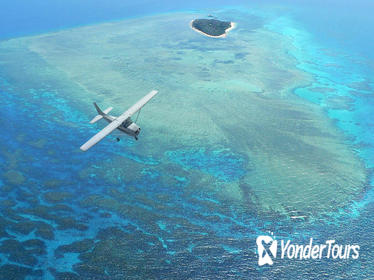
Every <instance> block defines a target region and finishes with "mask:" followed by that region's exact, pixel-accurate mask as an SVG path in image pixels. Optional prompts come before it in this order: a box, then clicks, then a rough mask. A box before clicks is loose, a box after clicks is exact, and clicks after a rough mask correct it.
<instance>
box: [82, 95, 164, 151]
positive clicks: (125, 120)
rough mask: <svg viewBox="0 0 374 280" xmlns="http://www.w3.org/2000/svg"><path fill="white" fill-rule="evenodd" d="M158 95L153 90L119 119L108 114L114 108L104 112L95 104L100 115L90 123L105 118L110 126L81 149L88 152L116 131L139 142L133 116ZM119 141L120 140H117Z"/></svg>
mask: <svg viewBox="0 0 374 280" xmlns="http://www.w3.org/2000/svg"><path fill="white" fill-rule="evenodd" d="M157 93H158V91H157V90H152V91H151V92H150V93H148V94H147V95H146V96H144V97H143V98H142V99H140V100H139V101H138V102H136V103H135V104H134V105H133V106H132V107H130V109H128V110H127V111H126V112H124V113H123V114H122V115H120V116H119V117H114V116H111V115H108V113H109V112H110V111H111V110H112V109H113V107H109V108H107V109H105V110H104V111H101V109H100V108H99V107H98V106H97V104H96V103H94V105H95V107H96V110H97V112H98V113H99V114H98V115H97V116H96V117H94V118H93V119H92V120H91V121H90V123H95V122H97V121H98V120H101V119H103V118H104V119H105V120H106V121H107V122H109V124H108V125H107V126H106V127H104V128H103V129H102V130H101V131H100V132H99V133H97V134H96V135H94V136H93V137H92V138H91V139H90V140H88V141H87V142H86V143H84V144H83V145H82V146H81V147H80V149H81V150H82V151H87V150H88V149H89V148H91V147H92V146H93V145H95V144H97V143H98V142H100V141H101V140H102V139H103V138H104V137H105V136H107V135H109V134H110V133H111V132H113V131H114V130H116V129H118V130H120V131H122V132H124V133H126V134H128V135H130V136H133V137H134V138H135V139H136V140H138V135H139V133H140V127H139V126H138V125H137V124H136V123H134V122H133V121H132V120H131V116H132V115H134V114H135V113H136V112H138V111H140V109H141V108H142V107H143V106H144V105H145V104H147V103H148V102H149V101H150V100H151V99H152V98H153V97H154V96H155V95H156V94H157ZM117 140H119V139H118V138H117Z"/></svg>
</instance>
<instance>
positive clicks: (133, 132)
mask: <svg viewBox="0 0 374 280" xmlns="http://www.w3.org/2000/svg"><path fill="white" fill-rule="evenodd" d="M103 118H104V119H105V120H106V121H107V122H108V123H111V122H112V121H114V120H115V119H116V118H115V117H113V116H111V115H103ZM117 129H118V130H120V131H122V132H123V133H126V134H127V135H130V136H132V137H135V139H136V140H138V135H139V133H140V127H139V126H138V125H137V124H136V123H134V122H133V121H132V120H131V118H128V119H126V120H125V121H124V122H123V123H122V124H121V125H120V126H119V127H117Z"/></svg>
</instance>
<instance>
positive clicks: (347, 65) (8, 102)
mask: <svg viewBox="0 0 374 280" xmlns="http://www.w3.org/2000/svg"><path fill="white" fill-rule="evenodd" d="M242 2H243V1H236V2H230V5H235V4H241V5H243V3H242ZM279 3H280V2H279ZM282 3H283V4H279V5H278V6H279V9H278V10H277V12H276V13H278V14H279V15H280V16H281V15H282V14H283V15H285V16H284V18H286V20H284V19H281V20H280V21H278V22H276V23H275V24H274V25H273V26H270V27H269V28H271V29H272V30H274V31H277V32H280V33H282V34H284V35H286V36H290V37H292V38H293V42H294V44H295V46H297V47H298V49H299V51H295V53H292V54H291V55H294V56H295V57H296V58H297V59H298V61H299V67H300V68H301V69H302V70H305V71H307V72H309V73H311V74H313V75H314V77H315V78H316V80H317V83H316V84H313V85H310V86H308V87H306V88H299V89H297V90H296V91H295V94H298V95H299V96H302V97H303V98H306V99H308V100H309V101H311V102H314V103H316V104H319V105H321V106H325V107H326V114H328V115H329V116H330V117H331V118H332V119H334V120H336V125H337V126H338V127H339V128H340V129H342V130H343V131H344V132H345V133H346V135H347V136H348V137H350V138H349V139H350V141H351V142H352V144H354V145H356V149H357V151H358V153H359V154H360V155H361V157H362V159H363V160H364V161H365V164H366V166H367V168H368V169H372V168H374V136H373V135H374V118H373V116H374V98H373V92H374V81H373V77H374V68H373V65H374V64H373V59H374V54H373V51H372V50H373V49H374V36H372V30H373V28H374V20H373V17H372V15H371V12H372V11H373V8H374V3H373V2H372V1H358V2H354V3H353V2H351V1H327V2H326V1H323V2H322V1H320V2H318V1H314V2H313V3H311V1H302V2H300V1H287V2H283V1H282ZM225 4H226V3H225V1H204V2H202V1H193V2H188V3H187V2H186V3H182V2H174V1H169V2H166V1H163V2H155V1H140V2H139V1H138V2H134V3H130V2H126V1H110V2H107V1H106V2H104V1H89V0H84V1H79V2H77V1H53V2H52V1H39V0H38V1H32V2H31V1H29V2H27V3H25V1H1V2H0V5H1V9H0V38H3V39H6V38H11V37H15V36H21V35H27V34H35V33H42V32H46V31H51V30H56V29H61V28H66V27H72V26H77V25H84V24H90V23H95V22H102V21H107V20H116V19H121V18H127V17H137V16H142V15H148V14H156V13H160V12H170V11H174V10H195V9H203V10H204V9H206V10H207V11H209V10H210V8H211V7H213V8H217V6H221V5H225ZM273 4H274V1H268V2H266V3H265V4H264V5H265V6H267V5H273ZM287 5H291V6H292V8H293V9H287ZM289 17H291V18H292V19H293V23H292V24H296V25H300V29H301V30H306V31H307V32H306V33H305V34H300V33H298V34H294V33H293V32H292V30H289V29H288V27H289V26H290V23H289V22H288V21H287V20H288V19H289ZM310 34H312V35H310ZM325 48H326V49H330V50H334V52H335V53H338V55H334V56H329V55H326V53H325V52H324V51H323V49H325ZM311 60H312V61H313V64H312V63H310V61H311ZM329 63H330V64H336V65H339V67H329V68H326V67H325V65H326V64H329ZM361 80H362V81H364V86H362V87H357V86H354V85H352V83H354V82H357V81H361ZM321 86H322V87H327V88H331V89H334V94H337V95H338V96H339V97H343V98H350V100H351V102H348V103H349V105H350V107H348V108H346V107H345V108H341V107H339V106H337V105H335V106H334V105H331V98H330V99H329V97H331V96H327V98H326V96H322V95H319V94H318V93H316V92H315V91H312V90H311V89H313V88H318V87H321ZM21 88H22V86H21V85H20V86H19V87H18V85H11V84H7V82H6V81H5V80H0V100H1V105H0V108H1V113H0V116H1V119H0V127H1V129H2V131H6V133H1V134H0V145H1V147H5V149H6V150H7V151H9V152H10V153H11V155H10V158H12V155H13V157H16V158H18V168H19V169H20V170H22V172H23V174H24V176H28V177H27V179H28V183H29V184H30V185H22V184H21V185H20V186H19V188H17V189H11V190H4V189H2V191H1V201H2V204H1V211H2V214H3V216H4V217H6V218H7V219H8V220H7V221H4V220H1V221H0V222H1V223H0V224H1V229H2V231H1V232H0V233H1V242H2V243H1V245H0V250H1V252H2V254H1V258H0V260H1V266H2V267H1V269H0V279H11V278H8V277H7V276H8V275H17V273H14V274H11V273H13V270H14V269H15V270H17V269H18V273H19V274H18V275H21V276H19V278H14V279H22V275H23V274H29V275H33V279H40V278H42V277H44V279H52V275H54V276H55V277H56V278H57V279H64V278H63V277H70V278H67V279H75V278H74V277H76V276H74V275H75V274H73V273H71V274H59V273H58V272H62V271H65V272H73V265H75V264H77V263H79V261H80V260H79V259H78V257H79V255H80V253H81V252H79V251H77V250H78V249H77V248H79V249H80V250H83V249H81V248H83V247H84V246H83V245H82V244H80V245H79V246H76V248H75V247H74V248H73V249H72V248H67V247H60V248H59V249H58V250H57V251H53V250H52V248H54V249H56V248H57V247H58V246H59V245H67V244H70V243H72V242H74V241H76V240H81V239H82V238H84V239H86V240H87V243H90V242H91V243H92V242H99V241H100V242H102V243H103V244H104V245H105V246H104V247H108V248H109V249H110V250H112V251H115V248H116V247H119V248H120V249H121V251H125V250H126V251H128V254H129V255H136V254H143V255H142V257H141V259H143V260H149V263H147V262H145V263H141V266H147V265H150V267H152V269H150V271H152V274H151V276H150V275H147V274H146V273H145V272H144V271H135V272H134V271H131V273H133V274H131V275H138V276H141V275H142V277H143V278H147V279H151V278H159V279H161V278H163V277H162V276H163V275H169V276H170V278H171V279H187V278H192V279H194V278H198V279H202V278H205V279H217V278H221V279H223V278H230V277H232V278H233V279H239V278H242V279H249V278H255V279H257V278H260V277H265V279H323V278H328V279H373V278H374V275H373V274H372V273H373V269H371V268H370V267H372V264H373V263H374V253H372V252H374V238H373V236H374V226H373V220H374V216H373V213H374V212H373V210H374V203H373V201H374V193H373V190H372V189H373V188H372V187H371V186H368V191H367V192H366V193H365V194H364V195H363V198H362V200H360V201H357V202H353V203H352V204H351V205H349V206H347V209H342V210H341V211H342V213H333V214H331V215H332V216H331V217H327V218H326V219H325V220H317V221H314V222H313V223H303V222H300V221H288V222H284V221H283V220H281V219H279V217H276V216H269V217H268V219H262V220H261V219H257V218H256V216H255V210H254V209H250V211H249V212H248V215H247V216H245V215H243V216H237V215H236V213H237V212H236V210H235V209H231V208H230V207H227V205H225V206H223V205H222V208H223V209H221V210H219V211H217V209H219V208H220V207H217V205H219V206H220V204H219V202H218V201H216V200H214V199H213V198H212V197H214V196H213V195H212V196H210V194H207V193H200V192H196V194H194V195H192V196H190V197H186V194H184V193H183V186H184V185H185V184H186V183H188V182H187V179H186V178H187V177H188V176H187V175H186V174H188V172H189V171H188V170H189V169H190V168H201V169H203V171H205V172H207V173H209V174H212V175H213V176H216V178H217V179H218V180H222V181H225V182H229V181H230V180H237V179H238V178H240V176H242V174H243V171H242V170H241V166H242V162H243V161H245V159H244V158H241V157H240V155H233V154H231V153H230V152H228V151H225V150H220V149H217V150H204V149H203V150H198V151H169V152H168V153H167V155H166V156H167V157H169V158H170V159H171V160H173V161H174V162H176V163H178V164H180V165H182V166H183V167H184V168H185V169H186V170H185V172H186V173H181V174H178V175H176V176H175V178H172V179H173V180H174V181H172V182H173V184H172V185H170V186H169V188H168V189H161V188H160V186H161V185H162V184H161V178H160V173H159V172H156V171H154V170H152V169H151V168H150V167H151V166H153V165H157V159H154V158H139V157H138V156H137V155H133V154H130V153H126V154H124V152H123V149H121V148H119V147H116V148H113V145H112V143H102V145H100V146H97V151H98V152H97V153H96V154H95V157H94V159H92V156H90V155H89V154H81V153H77V152H76V143H82V142H84V141H85V140H86V137H87V135H86V132H87V130H88V129H91V132H92V134H93V133H94V132H95V129H94V128H92V127H90V126H89V125H88V124H86V119H87V116H85V115H84V114H83V113H79V110H77V109H76V108H77V105H76V104H73V103H72V102H71V101H66V100H64V99H63V98H61V97H58V96H57V95H56V92H54V91H53V90H52V89H46V88H43V87H40V88H35V89H30V91H29V92H27V99H26V100H24V99H19V97H17V95H15V94H12V93H13V92H21V91H22V89H21ZM329 102H330V103H329ZM20 104H27V106H20ZM40 106H43V108H44V110H43V113H42V114H37V112H38V108H39V107H40ZM15 118H16V121H14V122H6V121H4V120H9V119H15ZM60 119H64V120H66V121H70V122H72V123H79V124H80V125H83V126H85V127H84V130H83V129H82V130H78V129H77V130H78V132H77V130H75V131H74V134H72V133H70V132H69V131H66V130H65V129H62V128H61V129H59V126H58V125H57V126H56V122H58V121H59V120H60ZM20 131H22V132H23V134H24V137H27V141H25V140H24V139H22V136H20ZM36 132H37V133H36ZM51 132H53V133H51ZM39 135H49V138H48V142H47V143H45V144H44V148H43V149H39V148H37V147H35V146H33V145H29V144H25V143H26V142H27V143H32V142H35V141H37V140H38V139H39V138H40V137H39ZM62 139H64V140H63V141H62ZM131 143H132V142H131V141H126V140H125V142H124V143H122V146H121V147H122V148H123V146H127V145H131ZM55 145H59V149H57V151H56V152H55V153H54V154H50V153H49V150H50V149H53V150H55V149H54V147H55ZM20 147H22V148H20ZM109 147H110V149H109ZM49 148H50V149H49ZM20 149H21V152H20V154H19V156H14V155H17V154H16V153H17V151H20ZM108 151H112V152H108ZM118 154H122V155H124V156H125V157H127V158H131V159H133V160H134V161H136V162H138V163H140V164H143V165H144V166H145V168H143V169H141V174H142V176H141V177H140V178H135V179H134V180H133V182H136V184H135V186H130V185H127V184H123V183H122V179H123V178H118V181H115V182H113V181H109V180H107V179H102V180H100V181H98V180H97V178H95V172H93V171H92V172H91V173H90V174H84V179H82V174H81V173H80V172H81V170H82V169H84V168H85V167H86V166H87V165H89V164H92V161H95V162H96V163H97V164H100V163H102V162H106V159H107V158H110V157H115V156H116V155H118ZM104 155H105V156H104ZM30 162H31V163H32V164H30ZM45 162H55V163H56V164H53V165H50V166H45V165H44V163H45ZM6 164H9V159H8V158H6V157H5V156H4V154H3V155H2V156H0V167H1V168H2V169H5V165H6ZM222 167H223V168H222ZM108 170H109V169H108ZM113 172H115V171H113ZM108 177H110V174H108ZM48 179H58V180H60V181H61V182H63V183H62V184H63V185H59V186H57V187H56V186H55V187H56V190H57V191H69V192H72V193H74V194H75V196H74V197H73V198H69V199H68V202H69V203H66V205H65V208H64V207H60V208H58V207H57V208H56V207H54V205H53V203H50V202H47V201H46V200H45V196H44V195H45V193H46V192H47V189H48V188H46V187H45V185H46V182H47V181H48ZM5 180H6V179H4V178H0V187H1V188H3V187H4V186H5V184H4V182H3V181H5ZM30 182H31V183H30ZM373 183H374V182H373ZM50 184H51V186H53V182H50ZM108 186H111V187H115V188H116V189H117V190H119V191H120V192H124V193H126V191H128V190H129V189H130V188H131V187H133V188H135V190H136V192H139V194H142V197H141V198H142V200H140V199H137V197H134V198H133V200H126V197H123V203H124V204H125V205H126V204H129V205H132V206H134V208H133V212H129V213H126V214H127V215H128V217H129V218H128V220H125V219H123V217H118V216H117V215H116V214H114V211H111V210H112V208H111V207H113V206H112V205H106V204H105V201H104V200H103V198H105V196H106V195H108V192H109V190H108ZM132 190H134V189H132ZM90 194H92V195H100V199H98V200H97V201H95V202H92V201H89V200H87V201H86V199H87V196H88V195H90ZM166 194H167V195H166ZM118 195H119V196H120V195H121V194H120V193H119V194H118ZM160 197H161V198H160ZM92 199H93V200H94V198H92ZM147 199H149V201H148V200H147ZM63 201H65V202H66V200H63ZM82 201H83V202H84V204H83V206H82ZM151 201H157V202H158V203H159V204H160V205H155V204H153V203H152V202H151ZM175 201H178V202H180V203H181V204H180V205H179V208H176V207H175V208H173V207H174V206H173V203H174V202H175ZM96 204H98V205H100V207H95V205H96ZM163 204H165V205H167V207H166V208H165V209H164V208H163V207H162V205H163ZM86 205H88V206H89V207H92V208H88V207H86ZM168 207H170V208H168ZM225 207H227V208H225ZM8 208H12V209H13V210H7V209H8ZM100 208H101V209H100ZM149 208H151V209H152V212H153V213H154V214H153V216H149V217H148V216H147V217H144V218H143V217H142V219H137V218H136V217H137V216H141V215H147V214H146V213H148V212H146V211H142V209H149ZM30 209H31V210H30ZM170 209H173V215H170V213H165V212H166V211H169V212H170ZM51 215H52V216H51ZM165 216H168V217H169V219H163V217H165ZM71 217H74V218H73V219H72V220H68V218H71ZM185 217H188V219H185ZM64 218H66V219H65V220H64ZM22 219H30V220H32V221H34V222H35V223H37V224H35V225H32V226H30V225H28V224H27V223H23V222H25V221H24V220H22ZM147 219H149V220H151V219H159V222H158V223H157V225H158V227H159V228H157V229H155V228H153V227H152V226H151V225H150V224H147V223H146V221H147ZM173 219H174V220H173ZM278 219H279V222H278ZM9 221H10V222H9ZM21 223H22V227H20V226H17V225H18V224H21ZM98 225H100V226H98ZM115 226H116V227H118V228H120V229H121V230H122V231H121V232H118V231H117V230H116V229H111V227H115ZM4 228H7V231H6V232H4V231H3V230H4ZM51 229H52V230H51ZM275 230H276V234H277V235H278V236H281V237H290V236H289V235H290V233H292V234H291V237H290V238H293V239H296V240H298V241H303V240H306V239H307V238H308V237H310V236H313V237H314V238H316V239H318V240H321V241H322V240H326V239H328V238H331V237H333V238H335V239H337V240H339V241H340V242H341V243H359V244H361V245H362V249H361V251H360V254H361V257H360V261H359V262H353V261H345V262H328V261H320V262H310V263H309V262H306V263H302V262H296V263H295V262H291V261H283V262H281V264H280V269H279V270H274V269H272V268H269V267H264V268H260V269H259V268H258V267H257V266H256V262H257V257H256V254H255V252H254V248H255V245H254V238H255V237H256V236H257V235H258V234H259V233H263V232H266V231H275ZM158 231H159V232H160V233H159V234H154V233H155V232H158ZM185 232H188V234H186V233H185ZM213 232H214V236H217V237H216V238H215V239H214V240H210V239H209V238H208V237H206V238H205V239H204V236H208V235H209V234H211V233H213ZM98 234H99V236H100V237H99V238H97V235H98ZM100 234H101V235H100ZM115 236H117V237H118V238H123V239H128V240H141V241H143V243H139V244H142V246H143V247H141V249H140V248H139V247H137V244H136V243H135V244H123V243H121V244H114V245H113V244H112V243H111V237H115ZM186 236H188V238H189V239H188V240H186V239H185V238H186ZM10 237H13V238H10ZM10 239H14V240H16V241H17V242H18V243H17V242H13V243H9V241H7V240H10ZM32 239H34V240H35V239H42V240H43V242H44V243H43V245H40V244H39V245H35V244H34V245H30V244H27V243H25V242H26V241H27V240H32ZM181 240H183V242H184V243H183V242H182V241H181ZM139 242H140V241H139ZM144 244H149V245H150V244H156V247H157V248H159V250H158V251H153V249H152V248H153V247H152V246H151V245H150V246H149V247H144ZM217 244H221V245H222V246H216V245H217ZM33 246H34V247H33ZM184 247H188V248H189V249H188V250H189V252H190V253H191V254H190V255H189V254H177V253H176V252H178V251H179V250H180V249H181V248H184ZM36 248H37V249H36ZM90 248H92V244H91V246H90ZM248 248H249V249H248ZM38 250H39V251H38ZM43 250H44V251H43ZM86 251H87V252H85V254H84V256H83V257H82V258H85V261H86V262H87V263H89V264H90V265H91V266H95V265H97V266H100V265H104V266H105V269H106V270H108V271H116V270H115V268H113V267H111V260H106V259H104V260H101V261H99V262H95V261H96V260H93V259H90V258H91V257H92V256H91V255H89V253H88V252H89V250H86ZM17 252H19V253H17ZM101 253H102V252H101ZM115 256H116V257H118V258H119V259H114V262H120V263H124V260H123V259H121V258H120V257H119V256H117V255H115ZM159 260H163V261H164V262H161V261H159ZM201 263H203V264H204V265H203V266H202V265H201ZM6 264H10V265H17V266H20V267H21V268H22V269H24V270H25V273H21V272H20V271H21V270H22V269H21V268H19V267H18V268H17V269H16V268H15V267H11V266H6ZM135 264H136V263H135ZM124 265H125V264H124ZM131 265H134V264H130V265H129V266H128V267H127V266H126V268H127V269H129V271H130V267H131ZM138 265H139V264H138ZM152 265H153V266H152ZM157 266H158V267H157ZM45 267H53V268H55V269H56V270H53V269H50V270H49V271H48V272H44V271H43V269H44V268H45ZM155 267H156V268H155ZM186 267H187V268H186ZM181 268H186V269H185V270H183V269H181ZM274 268H275V267H274ZM178 269H179V270H178ZM76 270H78V271H79V272H80V274H81V275H83V279H95V278H93V276H92V275H95V273H97V275H100V276H98V277H99V278H96V279H111V278H110V277H107V276H105V275H106V273H105V271H104V272H101V271H99V272H95V271H91V270H84V268H78V269H76ZM56 271H57V272H56ZM100 273H102V274H100ZM129 273H130V272H129ZM142 273H145V274H144V275H145V276H144V275H143V274H142ZM301 273H303V274H302V275H303V276H302V277H300V275H301ZM321 275H326V277H321ZM59 277H60V278H59ZM105 277H107V278H105ZM134 277H135V276H134ZM124 278H125V277H124ZM29 279H32V278H29ZM116 279H121V277H120V276H118V278H116ZM122 279H123V278H122Z"/></svg>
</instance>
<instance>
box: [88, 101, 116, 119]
mask: <svg viewBox="0 0 374 280" xmlns="http://www.w3.org/2000/svg"><path fill="white" fill-rule="evenodd" d="M94 105H95V108H96V111H97V113H98V115H97V116H96V117H94V118H93V119H92V120H91V121H90V123H95V122H97V121H99V120H101V119H102V118H103V116H105V115H106V114H108V113H109V112H110V111H112V109H113V107H109V108H106V109H105V110H104V111H101V109H100V108H99V106H97V104H96V102H94Z"/></svg>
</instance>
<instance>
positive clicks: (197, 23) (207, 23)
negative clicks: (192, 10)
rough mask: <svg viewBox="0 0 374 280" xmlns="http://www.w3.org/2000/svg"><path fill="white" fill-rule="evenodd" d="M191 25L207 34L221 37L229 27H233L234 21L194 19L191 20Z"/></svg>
mask: <svg viewBox="0 0 374 280" xmlns="http://www.w3.org/2000/svg"><path fill="white" fill-rule="evenodd" d="M191 27H192V29H194V30H196V31H198V32H202V33H204V34H205V35H208V36H212V37H223V36H225V35H226V33H227V32H228V31H229V30H230V29H232V28H234V23H232V22H230V21H220V20H217V19H195V20H193V21H192V22H191Z"/></svg>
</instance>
